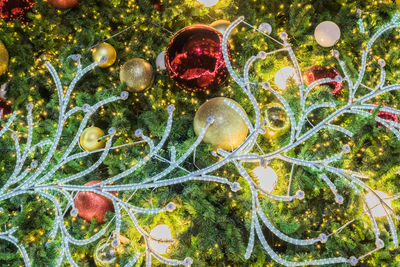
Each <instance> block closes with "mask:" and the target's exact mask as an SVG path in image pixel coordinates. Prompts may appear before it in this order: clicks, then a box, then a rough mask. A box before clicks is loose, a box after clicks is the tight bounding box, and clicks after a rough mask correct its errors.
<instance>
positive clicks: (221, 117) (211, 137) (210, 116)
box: [194, 97, 249, 151]
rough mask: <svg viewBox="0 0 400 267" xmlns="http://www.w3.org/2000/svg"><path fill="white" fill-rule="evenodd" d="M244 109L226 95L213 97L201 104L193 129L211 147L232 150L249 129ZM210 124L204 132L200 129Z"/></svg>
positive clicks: (241, 140) (239, 143) (242, 139)
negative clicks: (244, 117)
mask: <svg viewBox="0 0 400 267" xmlns="http://www.w3.org/2000/svg"><path fill="white" fill-rule="evenodd" d="M237 111H239V112H241V113H242V114H243V115H244V116H246V118H247V114H246V111H244V109H243V108H242V106H240V105H239V104H238V103H237V102H235V101H234V100H232V99H229V98H226V97H215V98H212V99H210V100H208V101H207V102H205V103H204V104H202V105H201V106H200V108H199V110H198V111H197V112H196V115H195V117H194V131H195V132H196V134H197V135H198V136H202V135H204V138H203V141H204V142H205V143H207V144H211V145H212V146H213V149H217V148H222V149H224V150H229V151H230V150H232V149H235V148H237V147H239V146H240V145H241V144H242V143H243V141H244V140H245V139H246V137H247V133H248V131H249V129H248V127H247V125H246V122H245V120H244V119H243V118H242V117H241V115H239V114H238V112H237ZM209 124H211V125H210V126H209V127H208V129H207V131H206V132H205V134H204V133H203V131H202V129H203V128H204V127H207V125H209Z"/></svg>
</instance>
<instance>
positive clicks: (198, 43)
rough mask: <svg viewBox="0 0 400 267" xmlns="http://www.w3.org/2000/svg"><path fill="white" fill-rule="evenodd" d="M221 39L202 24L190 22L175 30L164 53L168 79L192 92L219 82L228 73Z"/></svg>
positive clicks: (214, 85) (220, 36) (220, 83)
mask: <svg viewBox="0 0 400 267" xmlns="http://www.w3.org/2000/svg"><path fill="white" fill-rule="evenodd" d="M221 41H222V35H221V34H220V33H219V32H218V31H217V30H215V29H214V28H211V27H209V26H205V25H193V26H189V27H186V28H183V29H182V30H180V31H179V32H178V33H176V34H175V35H174V37H173V38H172V39H171V41H170V43H169V45H168V48H167V51H166V54H165V63H166V66H167V70H168V73H169V75H170V77H171V79H173V80H174V81H175V82H176V84H177V85H178V86H180V87H182V88H183V89H185V90H188V91H192V92H197V91H205V90H211V89H216V88H218V87H219V86H221V85H222V83H223V82H224V81H225V80H226V78H227V77H228V71H227V69H226V66H225V63H224V59H223V57H222V48H221Z"/></svg>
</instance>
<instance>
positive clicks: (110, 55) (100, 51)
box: [92, 43, 117, 68]
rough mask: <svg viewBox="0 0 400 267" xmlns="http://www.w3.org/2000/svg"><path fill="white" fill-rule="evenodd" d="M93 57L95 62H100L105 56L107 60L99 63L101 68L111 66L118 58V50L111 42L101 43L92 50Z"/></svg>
mask: <svg viewBox="0 0 400 267" xmlns="http://www.w3.org/2000/svg"><path fill="white" fill-rule="evenodd" d="M92 57H93V60H94V61H95V62H100V61H101V60H102V59H103V57H104V58H105V61H104V62H103V63H101V64H99V67H101V68H107V67H110V66H111V65H112V64H114V62H115V60H116V59H117V52H116V51H115V49H114V47H113V46H112V45H110V44H109V43H101V44H99V45H98V46H96V47H95V48H93V50H92Z"/></svg>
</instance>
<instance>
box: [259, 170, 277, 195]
mask: <svg viewBox="0 0 400 267" xmlns="http://www.w3.org/2000/svg"><path fill="white" fill-rule="evenodd" d="M253 173H254V175H255V176H256V178H257V182H258V185H259V186H260V188H261V189H262V190H263V191H265V192H267V193H271V192H272V191H273V190H274V189H275V187H276V184H277V182H278V175H277V174H276V172H275V171H274V170H273V169H272V168H271V167H261V166H259V167H257V168H255V169H253Z"/></svg>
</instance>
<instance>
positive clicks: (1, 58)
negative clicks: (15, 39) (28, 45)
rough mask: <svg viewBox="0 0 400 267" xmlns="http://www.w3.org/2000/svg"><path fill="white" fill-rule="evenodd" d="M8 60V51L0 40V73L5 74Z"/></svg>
mask: <svg viewBox="0 0 400 267" xmlns="http://www.w3.org/2000/svg"><path fill="white" fill-rule="evenodd" d="M8 61H9V56H8V51H7V49H6V47H5V46H4V44H3V42H2V41H0V75H3V74H4V73H5V72H6V71H7V67H8Z"/></svg>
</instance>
